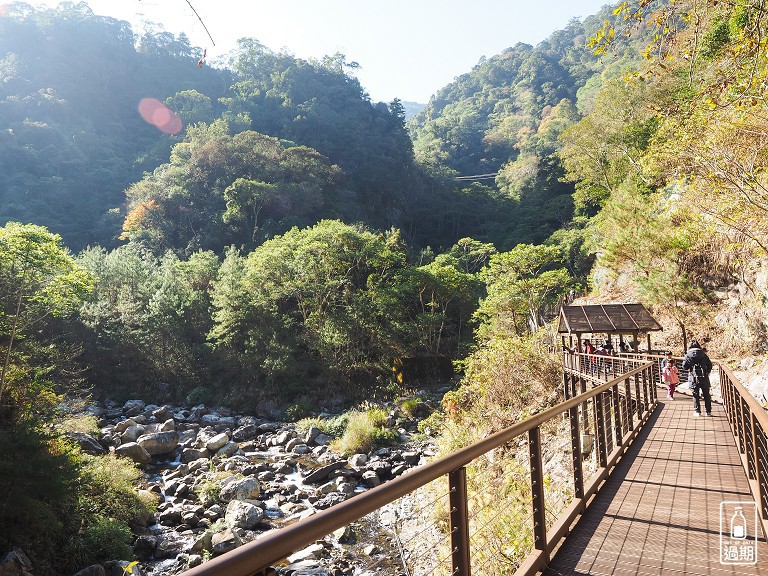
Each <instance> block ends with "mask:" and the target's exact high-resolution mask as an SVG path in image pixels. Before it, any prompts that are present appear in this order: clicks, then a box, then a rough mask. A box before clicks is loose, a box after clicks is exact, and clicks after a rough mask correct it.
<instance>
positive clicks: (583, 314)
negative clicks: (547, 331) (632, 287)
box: [557, 304, 663, 334]
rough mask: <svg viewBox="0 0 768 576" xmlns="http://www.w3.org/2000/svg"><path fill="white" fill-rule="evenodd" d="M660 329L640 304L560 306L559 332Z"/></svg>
mask: <svg viewBox="0 0 768 576" xmlns="http://www.w3.org/2000/svg"><path fill="white" fill-rule="evenodd" d="M658 330H663V328H662V327H661V325H660V324H659V323H658V322H657V321H656V320H655V319H654V318H653V316H651V313H650V312H648V309H647V308H646V307H645V306H643V305H642V304H589V305H586V306H562V307H561V308H560V324H559V325H558V328H557V332H558V333H559V334H637V333H639V332H653V331H658Z"/></svg>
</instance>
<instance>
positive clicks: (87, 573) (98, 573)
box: [74, 564, 107, 576]
mask: <svg viewBox="0 0 768 576" xmlns="http://www.w3.org/2000/svg"><path fill="white" fill-rule="evenodd" d="M74 576H107V572H106V570H104V566H102V565H101V564H92V565H90V566H86V567H85V568H83V569H82V570H80V571H79V572H76V573H75V574H74Z"/></svg>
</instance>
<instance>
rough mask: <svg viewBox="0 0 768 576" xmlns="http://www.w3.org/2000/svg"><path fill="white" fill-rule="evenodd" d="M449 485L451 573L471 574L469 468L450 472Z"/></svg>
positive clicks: (461, 575) (459, 575)
mask: <svg viewBox="0 0 768 576" xmlns="http://www.w3.org/2000/svg"><path fill="white" fill-rule="evenodd" d="M448 486H449V488H450V496H449V503H450V506H451V514H450V521H451V564H452V568H453V571H452V572H451V574H455V575H457V576H470V561H469V509H468V507H467V469H466V468H465V467H464V466H462V467H461V468H458V469H456V470H454V471H453V472H450V473H449V474H448Z"/></svg>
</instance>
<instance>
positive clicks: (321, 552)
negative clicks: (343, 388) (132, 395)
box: [72, 400, 432, 576]
mask: <svg viewBox="0 0 768 576" xmlns="http://www.w3.org/2000/svg"><path fill="white" fill-rule="evenodd" d="M87 412H88V413H89V414H91V415H93V416H96V417H97V418H98V419H99V427H100V430H101V433H100V435H98V437H93V436H88V435H85V434H82V433H80V434H77V433H75V434H72V436H73V438H74V439H75V440H76V441H77V442H78V443H79V445H80V446H81V447H82V449H83V450H84V451H86V452H88V453H91V454H96V455H98V454H106V453H107V452H109V451H114V452H115V453H116V454H118V455H120V456H123V457H125V458H130V459H132V460H134V461H135V462H137V463H138V464H140V466H141V467H142V469H143V470H144V471H145V474H144V477H145V481H144V485H143V486H141V487H140V490H141V491H142V492H143V494H144V495H145V496H146V497H150V498H152V499H154V500H155V501H156V502H157V504H158V506H157V511H156V513H155V514H154V516H153V517H152V518H151V519H148V522H147V524H146V526H145V527H143V528H142V529H141V530H139V531H138V533H137V534H136V535H135V541H134V544H133V550H134V555H135V558H136V559H137V560H138V561H139V565H138V566H134V567H133V573H134V574H137V573H138V574H142V573H143V574H145V575H147V576H167V575H171V574H176V573H179V572H182V571H183V570H185V569H188V568H191V567H194V566H197V565H199V564H200V563H202V562H203V561H205V559H207V558H211V557H214V556H217V555H220V554H224V553H226V552H228V551H230V550H233V549H235V548H237V547H238V546H241V545H243V544H245V543H247V542H250V541H251V540H253V539H255V538H257V537H258V536H259V535H260V534H262V533H264V532H266V531H269V530H273V529H275V528H279V527H280V526H282V525H285V524H287V523H291V522H294V521H296V520H299V519H301V518H304V517H307V516H309V515H311V514H314V513H315V512H316V511H318V510H322V509H325V508H328V507H330V506H333V505H334V504H336V503H339V502H342V501H344V500H346V499H348V498H350V497H352V496H354V495H355V494H356V493H358V492H361V491H364V490H367V489H369V488H371V487H374V486H377V485H379V484H380V483H382V482H386V481H387V480H389V479H392V478H394V477H396V476H398V475H400V474H402V473H404V472H405V471H407V470H408V469H410V468H412V467H414V466H418V465H419V464H421V463H423V462H425V459H426V458H427V457H428V456H430V455H431V454H432V452H431V447H430V446H429V445H428V444H427V443H425V442H424V441H423V440H421V441H416V440H415V439H414V432H415V422H409V423H405V424H404V423H403V422H404V421H403V420H402V419H401V418H399V416H400V415H399V414H398V413H397V411H396V410H394V409H393V411H392V412H391V415H390V422H389V424H391V425H392V426H393V427H397V426H398V425H399V426H400V427H399V428H398V432H399V435H400V441H401V443H400V444H399V445H398V446H397V447H393V448H380V449H377V450H375V451H373V452H371V453H368V454H354V455H352V456H351V457H348V458H346V457H342V456H341V455H340V454H337V453H334V452H333V451H332V450H331V449H330V447H329V445H330V443H331V440H332V439H331V438H330V437H329V436H327V435H325V434H323V433H322V432H321V431H320V430H319V429H317V428H309V430H307V431H306V432H302V433H299V432H298V431H297V429H296V425H295V424H292V423H285V422H279V421H275V420H272V419H269V418H263V417H256V416H250V415H243V414H236V413H233V412H231V411H230V410H227V409H222V408H218V409H212V408H209V407H206V406H203V405H200V406H195V407H192V408H182V407H173V406H167V405H164V406H158V405H153V404H146V403H145V402H143V401H141V400H130V401H128V402H125V403H124V404H119V405H118V404H115V403H109V402H107V403H105V404H97V405H93V406H90V407H89V408H88V410H87ZM390 545H391V547H394V544H393V542H392V539H391V538H389V537H387V535H386V534H378V533H376V528H375V527H371V526H368V525H365V524H364V523H363V524H358V525H356V526H353V527H351V528H347V529H346V530H341V531H339V532H337V533H336V534H334V535H331V536H329V537H327V538H326V539H324V540H323V541H319V542H317V543H316V544H314V545H313V546H310V547H309V548H307V549H305V550H303V551H301V552H299V553H297V554H294V555H293V556H292V557H291V558H290V559H289V565H288V566H285V567H283V568H282V569H281V573H283V574H294V575H295V576H306V575H310V574H312V575H315V576H322V575H324V574H327V575H332V576H342V575H348V574H350V575H351V574H373V573H376V574H398V573H399V571H398V563H397V553H396V552H395V554H394V555H393V554H392V550H386V548H387V547H390ZM393 549H394V548H393ZM377 555H379V556H380V557H381V558H379V559H378V561H377V562H375V564H377V565H379V569H378V571H376V572H373V571H371V572H368V571H366V569H364V568H362V567H363V566H368V565H370V564H372V563H374V562H372V559H375V558H376V556H377ZM124 564H125V563H122V565H124ZM385 565H389V568H385V569H384V571H383V572H382V571H380V570H381V569H382V568H381V567H382V566H385ZM106 568H107V570H109V569H110V568H112V570H113V572H112V573H113V574H115V576H121V574H122V569H121V564H120V563H116V564H115V565H114V566H111V567H110V566H107V567H106ZM94 569H96V570H98V568H97V567H94ZM137 570H138V572H137Z"/></svg>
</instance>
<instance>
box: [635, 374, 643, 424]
mask: <svg viewBox="0 0 768 576" xmlns="http://www.w3.org/2000/svg"><path fill="white" fill-rule="evenodd" d="M635 403H636V405H637V419H638V420H642V419H643V412H644V411H645V407H644V406H643V401H642V400H641V398H640V377H639V376H638V375H637V374H635Z"/></svg>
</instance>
